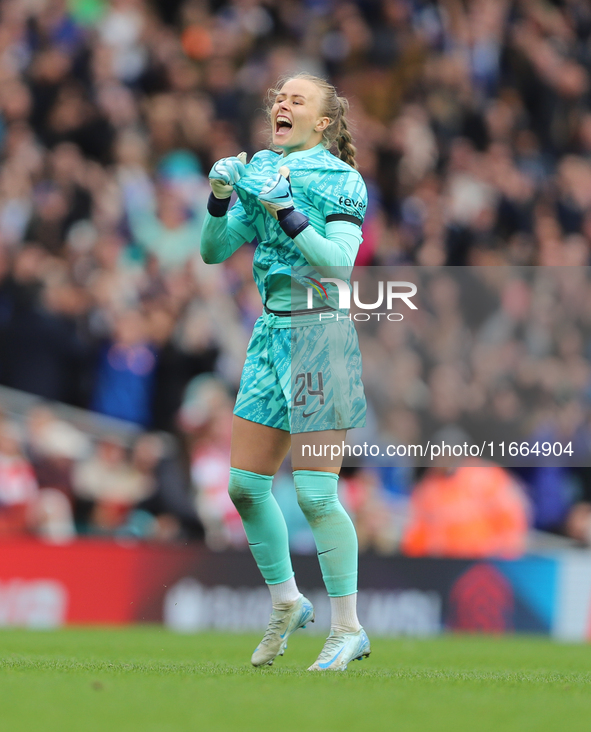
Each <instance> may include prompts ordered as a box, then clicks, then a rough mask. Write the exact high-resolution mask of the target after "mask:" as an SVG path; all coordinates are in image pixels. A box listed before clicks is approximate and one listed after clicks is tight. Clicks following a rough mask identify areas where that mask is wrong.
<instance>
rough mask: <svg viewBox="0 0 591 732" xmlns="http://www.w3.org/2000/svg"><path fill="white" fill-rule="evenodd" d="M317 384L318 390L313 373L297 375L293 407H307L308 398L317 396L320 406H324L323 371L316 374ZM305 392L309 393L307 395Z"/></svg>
mask: <svg viewBox="0 0 591 732" xmlns="http://www.w3.org/2000/svg"><path fill="white" fill-rule="evenodd" d="M316 382H317V384H318V388H317V389H314V388H313V381H312V372H311V371H308V372H306V373H301V374H297V375H296V377H295V382H294V386H295V393H294V397H293V406H294V407H305V406H306V401H307V398H308V396H311V397H315V396H317V397H318V402H319V404H320V406H323V404H324V378H323V376H322V371H318V373H317V374H316ZM305 392H307V394H306V393H305Z"/></svg>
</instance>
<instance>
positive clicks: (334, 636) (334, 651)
mask: <svg viewBox="0 0 591 732" xmlns="http://www.w3.org/2000/svg"><path fill="white" fill-rule="evenodd" d="M370 653H371V648H370V646H369V638H368V637H367V633H366V632H365V631H364V630H363V628H360V629H359V630H357V631H355V632H351V633H346V632H345V631H342V630H339V631H337V630H331V631H330V634H329V636H328V638H327V639H326V642H325V643H324V648H323V649H322V650H321V651H320V655H319V656H318V658H317V659H316V661H315V662H314V663H313V664H312V665H311V666H310V668H309V669H308V671H344V670H345V669H346V668H347V665H348V663H349V661H353V660H355V661H361V659H363V658H367V657H368V656H369V654H370Z"/></svg>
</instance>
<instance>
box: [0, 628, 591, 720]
mask: <svg viewBox="0 0 591 732" xmlns="http://www.w3.org/2000/svg"><path fill="white" fill-rule="evenodd" d="M258 640H259V638H258V637H255V636H246V635H229V634H218V633H207V634H199V635H188V636H181V635H176V634H173V633H170V632H168V631H165V630H163V629H160V628H156V627H136V628H130V629H118V630H111V629H92V630H88V629H65V630H59V631H47V632H44V631H23V630H5V631H2V632H0V729H2V731H3V732H31V730H36V729H39V728H40V729H43V730H44V732H54V731H55V732H58V730H59V732H70V730H71V731H72V732H105V730H113V731H114V732H132V731H133V732H135V731H136V730H137V731H138V732H140V731H141V732H169V731H170V732H185V730H186V731H187V732H188V731H189V730H191V732H193V731H194V730H201V729H203V730H205V729H207V730H216V731H217V730H220V731H221V732H226V731H228V732H234V730H236V732H238V730H240V731H241V732H251V730H252V731H253V732H254V731H255V730H256V731H257V732H258V731H259V730H265V729H278V730H285V731H286V732H291V731H292V730H294V731H295V730H297V731H298V732H299V731H300V730H313V731H314V732H315V731H316V730H319V731H321V732H333V730H334V732H337V731H338V732H342V731H343V730H366V729H368V730H375V731H376V732H378V731H379V732H381V730H396V731H397V732H407V731H408V732H410V731H411V730H412V731H414V730H417V732H418V731H419V730H420V731H421V732H425V731H427V730H434V731H437V732H439V731H441V732H447V731H448V730H449V732H480V731H482V732H496V731H497V730H498V731H499V732H501V731H502V732H513V730H515V732H517V731H518V730H519V732H528V731H529V730H531V731H532V732H534V730H535V731H536V732H540V731H544V732H545V731H546V730H548V732H554V731H555V730H560V729H561V728H563V727H564V728H566V729H568V730H569V732H578V731H579V730H581V732H583V730H584V731H585V732H587V730H589V729H590V727H591V722H590V719H591V671H590V670H589V669H591V663H590V658H591V649H589V648H588V647H587V646H578V645H559V644H554V643H551V642H550V641H547V640H545V639H538V638H484V637H442V638H436V639H430V640H408V639H388V640H380V639H372V656H371V657H370V658H369V659H368V660H366V661H363V662H361V663H359V662H354V663H352V664H350V665H349V670H348V671H346V672H345V673H343V674H335V673H330V672H324V673H320V674H311V673H308V672H307V671H306V668H307V666H308V665H310V663H312V661H313V660H314V659H315V657H316V655H317V654H318V652H319V650H320V647H321V645H322V639H320V638H318V637H317V636H316V637H313V636H307V635H306V632H305V631H304V632H298V633H297V634H295V635H294V636H293V637H292V638H291V639H290V647H289V649H288V651H287V653H286V655H285V657H283V658H281V659H279V660H277V661H276V663H275V665H274V666H273V667H271V668H263V669H253V668H251V667H250V664H249V658H250V653H251V652H252V649H253V648H254V646H255V645H256V643H257V641H258Z"/></svg>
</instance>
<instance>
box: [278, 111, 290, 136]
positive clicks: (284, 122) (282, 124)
mask: <svg viewBox="0 0 591 732" xmlns="http://www.w3.org/2000/svg"><path fill="white" fill-rule="evenodd" d="M291 128H292V123H291V120H290V119H288V118H287V117H285V116H284V115H282V114H278V115H277V117H276V118H275V134H276V135H284V134H286V133H287V132H289V130H291Z"/></svg>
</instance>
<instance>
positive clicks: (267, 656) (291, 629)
mask: <svg viewBox="0 0 591 732" xmlns="http://www.w3.org/2000/svg"><path fill="white" fill-rule="evenodd" d="M313 622H314V608H313V607H312V603H311V602H310V600H308V599H307V598H305V597H304V596H303V595H300V596H299V598H298V599H297V600H296V601H295V603H294V604H293V605H292V606H291V607H290V608H288V609H287V610H277V609H273V612H272V613H271V617H270V619H269V625H267V630H266V631H265V635H264V636H263V639H262V640H261V642H260V643H259V644H258V646H257V647H256V648H255V649H254V653H253V654H252V658H251V659H250V662H251V663H252V665H253V666H265V665H267V666H272V665H273V661H274V660H275V658H277V656H282V655H283V654H284V652H285V649H286V648H287V639H288V638H289V636H290V635H291V634H292V633H295V631H296V630H297V629H298V628H305V627H306V623H313Z"/></svg>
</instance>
